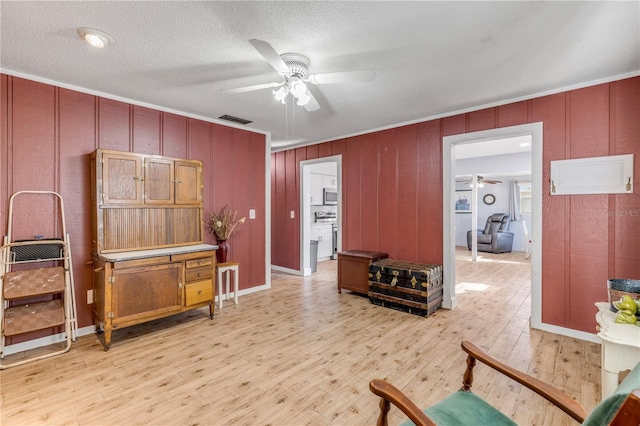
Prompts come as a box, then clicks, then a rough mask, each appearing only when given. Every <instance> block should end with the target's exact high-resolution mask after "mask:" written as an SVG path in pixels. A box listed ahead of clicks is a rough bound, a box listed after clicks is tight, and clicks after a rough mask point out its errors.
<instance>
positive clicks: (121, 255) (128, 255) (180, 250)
mask: <svg viewBox="0 0 640 426" xmlns="http://www.w3.org/2000/svg"><path fill="white" fill-rule="evenodd" d="M217 249H218V246H216V245H211V244H194V245H192V246H179V247H168V248H162V249H151V250H135V251H121V252H118V253H103V254H99V255H98V259H100V260H106V261H108V262H121V261H123V260H133V259H144V258H147V257H157V256H170V255H172V254H184V253H195V252H199V251H208V250H217Z"/></svg>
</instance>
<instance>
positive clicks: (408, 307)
mask: <svg viewBox="0 0 640 426" xmlns="http://www.w3.org/2000/svg"><path fill="white" fill-rule="evenodd" d="M442 294H443V293H442V266H441V265H433V264H426V263H415V262H407V261H402V260H394V259H381V260H378V261H375V262H372V263H371V265H370V266H369V300H370V301H371V303H373V304H375V305H380V306H385V307H388V308H393V309H398V310H401V311H404V312H408V313H410V314H414V315H420V316H424V317H428V316H429V315H432V314H433V313H434V312H435V311H437V310H438V309H440V307H442Z"/></svg>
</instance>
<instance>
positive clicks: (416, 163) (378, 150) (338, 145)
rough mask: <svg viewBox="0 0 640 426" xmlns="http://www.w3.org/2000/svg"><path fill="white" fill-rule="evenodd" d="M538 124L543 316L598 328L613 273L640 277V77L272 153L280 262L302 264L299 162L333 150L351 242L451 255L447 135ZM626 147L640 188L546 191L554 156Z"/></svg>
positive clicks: (346, 244)
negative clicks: (446, 224) (445, 188)
mask: <svg viewBox="0 0 640 426" xmlns="http://www.w3.org/2000/svg"><path fill="white" fill-rule="evenodd" d="M540 121H541V122H543V124H544V142H543V143H544V146H543V186H544V187H543V191H542V192H543V200H542V208H543V218H542V222H543V225H542V228H543V229H542V238H543V246H542V320H543V322H545V323H548V324H554V325H558V326H561V327H567V328H572V329H575V330H581V331H586V332H589V333H593V332H594V330H595V319H594V316H595V312H596V308H595V306H594V302H596V301H602V300H607V286H606V281H607V279H608V278H614V277H615V278H640V255H639V253H640V77H636V78H630V79H625V80H620V81H616V82H612V83H607V84H600V85H597V86H592V87H588V88H584V89H580V90H573V91H569V92H565V93H560V94H555V95H550V96H545V97H541V98H536V99H531V100H528V101H522V102H517V103H513V104H508V105H503V106H500V107H495V108H488V109H484V110H479V111H474V112H470V113H466V114H460V115H456V116H451V117H446V118H442V119H438V120H432V121H426V122H423V123H418V124H413V125H409V126H404V127H398V128H395V129H390V130H384V131H380V132H373V133H369V134H365V135H361V136H356V137H352V138H348V139H340V140H336V141H333V142H328V143H323V144H319V145H312V146H308V147H304V148H298V149H296V150H290V151H283V152H277V153H274V154H272V172H271V176H272V194H274V196H273V197H272V220H273V223H274V225H273V226H274V227H273V228H272V229H273V232H272V239H271V242H272V253H273V256H272V263H273V264H274V265H278V266H282V267H286V268H291V269H295V270H299V269H300V265H299V263H300V261H299V259H300V247H299V244H300V243H299V241H300V237H299V229H300V223H299V217H300V212H299V208H298V206H299V200H298V197H299V195H298V194H299V185H300V182H299V181H300V176H299V173H298V172H297V170H298V169H299V162H300V161H303V160H308V159H312V158H322V157H327V156H331V155H336V154H342V167H343V170H342V184H343V186H342V188H343V192H342V206H343V210H342V211H343V218H342V224H341V225H342V235H343V246H342V248H343V249H344V250H349V249H363V250H379V251H385V252H388V253H389V255H390V256H391V257H395V258H401V259H405V260H414V261H421V262H432V263H442V261H443V247H442V245H443V242H442V148H441V147H442V137H443V136H449V135H455V134H461V133H467V132H474V131H479V130H487V129H494V128H498V127H507V126H514V125H518V124H525V123H532V122H540ZM617 154H634V155H635V171H634V174H635V182H634V185H635V192H634V194H631V195H629V194H620V195H577V196H553V197H552V196H550V195H548V194H549V176H550V162H551V161H552V160H563V159H571V158H580V157H595V156H605V155H617ZM293 158H295V162H294V164H292V159H293ZM290 210H294V211H295V213H296V214H295V219H291V218H290V216H289V211H290Z"/></svg>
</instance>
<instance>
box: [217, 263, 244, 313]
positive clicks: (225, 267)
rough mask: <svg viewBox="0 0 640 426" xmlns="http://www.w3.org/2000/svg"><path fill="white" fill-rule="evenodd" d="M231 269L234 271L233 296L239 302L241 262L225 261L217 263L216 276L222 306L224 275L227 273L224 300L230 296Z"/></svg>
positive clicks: (219, 301)
mask: <svg viewBox="0 0 640 426" xmlns="http://www.w3.org/2000/svg"><path fill="white" fill-rule="evenodd" d="M231 271H233V298H234V302H235V304H236V305H237V304H238V274H239V273H240V264H239V263H237V262H225V263H218V264H216V277H217V280H218V306H219V307H220V308H222V275H223V274H225V275H226V290H227V291H226V292H225V294H224V300H227V299H228V298H229V280H230V275H231Z"/></svg>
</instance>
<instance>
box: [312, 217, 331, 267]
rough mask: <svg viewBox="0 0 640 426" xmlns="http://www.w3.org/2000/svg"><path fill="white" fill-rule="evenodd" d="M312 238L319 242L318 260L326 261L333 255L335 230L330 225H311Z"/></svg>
mask: <svg viewBox="0 0 640 426" xmlns="http://www.w3.org/2000/svg"><path fill="white" fill-rule="evenodd" d="M310 237H311V239H312V240H317V241H318V259H319V260H326V259H328V258H329V257H331V255H332V254H333V230H332V227H331V224H330V223H317V224H316V223H314V224H312V225H311V233H310Z"/></svg>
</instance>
